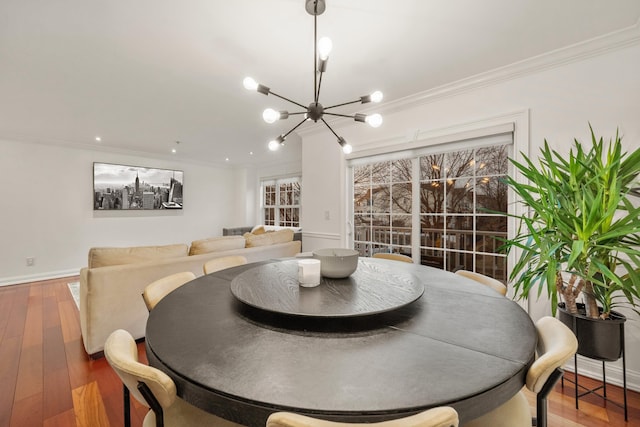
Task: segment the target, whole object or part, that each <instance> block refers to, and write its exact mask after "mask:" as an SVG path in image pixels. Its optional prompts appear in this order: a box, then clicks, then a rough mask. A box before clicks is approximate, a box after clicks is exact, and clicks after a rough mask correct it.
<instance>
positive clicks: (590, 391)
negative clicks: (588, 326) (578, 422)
mask: <svg viewBox="0 0 640 427" xmlns="http://www.w3.org/2000/svg"><path fill="white" fill-rule="evenodd" d="M575 326H576V325H575V318H574V328H575ZM574 331H575V329H574ZM620 344H621V357H622V384H623V386H622V390H623V396H624V398H623V399H624V404H623V405H621V404H620V403H618V402H615V401H613V400H611V399H610V398H608V397H607V374H606V370H605V360H601V359H597V358H593V357H590V356H589V355H583V354H581V355H582V356H585V357H588V358H590V359H592V360H601V361H602V385H600V386H598V387H595V388H592V389H589V388H587V387H585V386H582V385H579V384H578V354H579V353H580V350H578V353H576V354H575V355H574V356H573V366H574V368H575V369H574V379H573V380H571V379H569V378H567V381H568V382H570V383H572V384H574V385H575V391H576V393H575V397H576V409H579V408H578V398H580V397H582V396H586V395H587V394H595V395H596V396H598V397H600V398H602V399H604V401H605V404H606V402H611V403H613V404H614V405H617V406H619V407H621V408H623V409H624V420H625V421H628V419H627V418H628V417H627V365H626V362H625V359H624V356H625V345H624V323H621V324H620ZM564 377H565V376H564V375H563V376H562V382H561V386H562V387H564V380H565V378H564ZM579 389H582V390H584V392H582V393H579ZM599 390H602V394H599V393H598V391H599Z"/></svg>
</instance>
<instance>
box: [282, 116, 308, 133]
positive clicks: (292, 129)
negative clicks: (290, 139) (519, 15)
mask: <svg viewBox="0 0 640 427" xmlns="http://www.w3.org/2000/svg"><path fill="white" fill-rule="evenodd" d="M306 121H307V118H306V117H305V118H304V119H302V121H301V122H300V123H298V124H297V125H295V126H294V127H293V128H291V130H290V131H289V132H287V133H285V134H284V135H282V137H283V138H286V137H287V136H289V134H290V133H291V132H293V131H294V130H296V129H298V128H299V127H300V125H301V124H303V123H304V122H306Z"/></svg>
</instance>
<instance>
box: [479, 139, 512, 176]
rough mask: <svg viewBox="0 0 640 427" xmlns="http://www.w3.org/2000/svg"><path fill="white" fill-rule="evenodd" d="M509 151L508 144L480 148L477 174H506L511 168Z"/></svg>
mask: <svg viewBox="0 0 640 427" xmlns="http://www.w3.org/2000/svg"><path fill="white" fill-rule="evenodd" d="M508 151H509V146H508V145H496V146H493V147H482V148H478V149H477V150H476V175H505V174H506V173H507V172H508V170H509V169H508V168H509V160H508Z"/></svg>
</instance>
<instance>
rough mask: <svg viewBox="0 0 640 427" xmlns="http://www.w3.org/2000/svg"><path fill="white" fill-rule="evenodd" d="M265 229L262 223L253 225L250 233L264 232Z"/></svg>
mask: <svg viewBox="0 0 640 427" xmlns="http://www.w3.org/2000/svg"><path fill="white" fill-rule="evenodd" d="M266 232H267V231H266V230H265V229H264V225H256V226H255V227H253V229H252V230H251V234H264V233H266Z"/></svg>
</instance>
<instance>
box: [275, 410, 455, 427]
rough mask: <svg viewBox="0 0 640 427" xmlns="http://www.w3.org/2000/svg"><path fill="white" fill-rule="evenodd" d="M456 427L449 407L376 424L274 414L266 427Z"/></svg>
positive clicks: (453, 415)
mask: <svg viewBox="0 0 640 427" xmlns="http://www.w3.org/2000/svg"><path fill="white" fill-rule="evenodd" d="M355 426H357V427H457V426H458V413H457V412H456V410H455V409H453V408H451V407H449V406H441V407H438V408H433V409H429V410H427V411H424V412H420V413H419V414H415V415H411V416H409V417H405V418H398V419H396V420H390V421H382V422H378V423H366V424H365V423H339V422H335V421H326V420H320V419H317V418H312V417H307V416H305V415H299V414H294V413H291V412H275V413H273V414H271V415H270V416H269V418H268V419H267V427H355Z"/></svg>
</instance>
